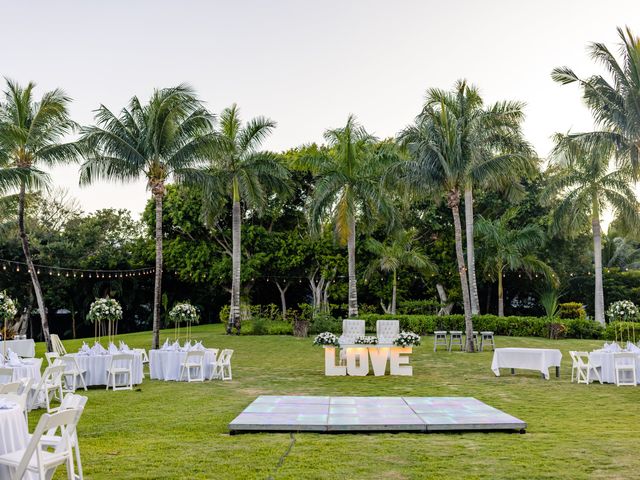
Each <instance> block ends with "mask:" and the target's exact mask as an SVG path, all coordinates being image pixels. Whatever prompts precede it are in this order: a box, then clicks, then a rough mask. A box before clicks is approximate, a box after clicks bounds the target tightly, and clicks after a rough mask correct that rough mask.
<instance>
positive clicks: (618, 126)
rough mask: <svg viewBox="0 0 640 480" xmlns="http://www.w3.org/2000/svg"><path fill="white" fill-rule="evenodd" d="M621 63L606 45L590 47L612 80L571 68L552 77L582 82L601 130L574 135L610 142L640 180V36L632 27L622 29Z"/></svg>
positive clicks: (565, 81)
mask: <svg viewBox="0 0 640 480" xmlns="http://www.w3.org/2000/svg"><path fill="white" fill-rule="evenodd" d="M617 30H618V36H619V37H620V40H621V43H620V55H621V57H622V58H621V61H618V60H617V59H616V57H615V55H614V54H613V53H611V51H610V50H609V49H608V48H607V47H606V45H604V44H602V43H592V44H591V45H590V46H589V53H590V54H591V57H592V58H593V59H594V60H595V61H597V62H598V63H600V64H601V65H602V66H604V68H605V70H606V71H607V72H608V73H609V75H610V76H611V81H609V80H607V79H606V78H605V77H604V76H602V75H593V76H591V77H589V78H586V79H581V78H580V77H578V75H576V73H575V72H574V71H573V70H571V69H570V68H568V67H561V68H556V69H554V70H553V72H552V74H551V76H552V78H553V79H554V80H555V81H557V82H559V83H562V84H564V85H566V84H570V83H578V84H579V85H580V87H581V88H582V90H583V96H584V99H585V101H586V103H587V105H588V106H589V108H590V109H591V112H592V114H593V116H594V118H595V120H596V124H597V125H598V126H599V127H600V128H601V130H599V131H596V132H589V133H578V134H574V135H572V137H574V138H576V139H577V140H580V141H585V142H593V141H595V142H598V141H602V140H608V141H609V142H610V143H612V144H614V145H615V146H616V153H617V156H618V158H619V159H620V160H623V161H624V162H625V163H626V164H627V165H628V166H630V167H631V170H632V171H631V173H632V174H633V175H634V177H635V178H636V179H637V177H638V174H639V173H640V75H639V74H638V72H640V37H638V36H635V35H634V34H633V33H632V32H631V30H630V29H629V28H626V29H624V30H623V29H622V28H618V29H617Z"/></svg>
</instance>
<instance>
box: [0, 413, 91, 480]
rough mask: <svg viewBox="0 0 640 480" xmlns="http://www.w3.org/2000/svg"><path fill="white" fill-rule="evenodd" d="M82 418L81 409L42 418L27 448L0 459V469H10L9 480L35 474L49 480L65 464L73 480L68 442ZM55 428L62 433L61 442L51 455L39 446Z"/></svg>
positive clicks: (46, 415)
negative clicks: (2, 467) (45, 435)
mask: <svg viewBox="0 0 640 480" xmlns="http://www.w3.org/2000/svg"><path fill="white" fill-rule="evenodd" d="M81 414H82V409H80V408H78V409H71V410H64V411H61V412H57V413H53V414H48V413H45V414H43V415H42V417H40V421H39V422H38V425H37V426H36V429H35V430H34V432H33V435H32V436H31V440H29V443H28V444H27V447H26V448H24V449H21V450H16V451H14V452H11V453H7V454H4V455H0V465H4V466H7V467H9V469H10V471H11V478H12V480H21V479H23V478H24V477H25V476H26V474H28V473H32V474H36V475H37V478H39V479H41V480H45V479H46V480H48V479H50V478H51V477H53V474H54V472H55V471H56V469H57V468H58V467H59V466H60V465H62V464H66V466H67V472H68V474H67V475H68V478H69V479H70V480H71V479H73V478H74V475H73V472H74V468H73V448H72V446H71V441H70V439H71V436H72V435H74V434H75V430H76V425H77V424H78V420H79V419H80V415H81ZM57 428H60V429H61V431H62V435H61V437H60V442H59V443H58V444H57V446H56V447H55V448H54V449H53V451H50V450H49V447H48V446H47V445H45V444H44V443H43V442H42V436H43V435H44V434H45V432H47V431H49V430H51V429H57Z"/></svg>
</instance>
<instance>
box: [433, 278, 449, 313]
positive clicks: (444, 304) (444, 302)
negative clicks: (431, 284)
mask: <svg viewBox="0 0 640 480" xmlns="http://www.w3.org/2000/svg"><path fill="white" fill-rule="evenodd" d="M436 291H437V292H438V297H440V310H438V316H439V317H442V316H444V315H450V314H451V310H453V303H451V302H449V297H447V291H446V290H445V289H444V286H443V285H442V284H441V283H436Z"/></svg>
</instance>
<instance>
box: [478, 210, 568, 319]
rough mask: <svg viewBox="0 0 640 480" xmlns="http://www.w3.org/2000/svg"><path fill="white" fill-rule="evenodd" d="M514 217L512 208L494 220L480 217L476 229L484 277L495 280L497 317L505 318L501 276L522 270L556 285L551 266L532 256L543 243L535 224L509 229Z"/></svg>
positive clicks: (543, 238) (542, 235) (516, 213)
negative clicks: (541, 276) (496, 286)
mask: <svg viewBox="0 0 640 480" xmlns="http://www.w3.org/2000/svg"><path fill="white" fill-rule="evenodd" d="M517 215H518V210H517V209H516V208H512V209H509V210H507V211H506V212H505V213H504V214H503V215H502V216H501V217H500V218H498V219H496V220H488V219H486V218H484V217H482V216H480V217H479V218H478V221H477V222H476V227H475V228H476V233H477V234H478V235H479V237H480V238H481V239H482V244H481V245H482V246H481V248H480V252H479V253H480V257H481V258H482V259H483V263H484V271H485V274H487V275H488V276H489V277H490V278H497V279H498V316H499V317H504V289H503V277H504V273H505V272H506V271H512V272H513V271H518V270H523V271H525V272H526V273H527V274H529V275H530V276H531V274H533V273H541V274H543V275H544V276H545V277H547V279H548V280H549V281H550V282H552V283H553V284H555V283H556V280H555V273H554V272H553V270H552V269H551V267H549V265H547V264H546V263H545V262H543V261H542V260H540V259H539V258H538V257H537V256H536V255H535V253H533V252H534V251H535V249H536V248H538V247H540V246H542V244H543V243H544V240H545V236H544V232H543V231H542V229H541V228H540V227H539V226H538V225H525V226H524V227H519V228H512V227H511V226H510V223H511V222H512V221H513V220H514V219H515V218H516V216H517Z"/></svg>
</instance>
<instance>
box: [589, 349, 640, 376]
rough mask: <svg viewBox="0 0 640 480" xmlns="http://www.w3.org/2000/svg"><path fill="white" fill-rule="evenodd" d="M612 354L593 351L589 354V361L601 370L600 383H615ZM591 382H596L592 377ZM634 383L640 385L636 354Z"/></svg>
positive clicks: (639, 370)
mask: <svg viewBox="0 0 640 480" xmlns="http://www.w3.org/2000/svg"><path fill="white" fill-rule="evenodd" d="M614 356H615V353H614V352H605V351H602V350H595V351H593V352H590V353H589V361H590V362H591V363H592V364H593V365H594V366H596V367H601V369H602V381H603V382H604V383H616V366H615V361H614V358H615V357H614ZM591 380H593V381H596V379H595V378H594V377H591ZM636 381H637V383H638V384H640V354H636Z"/></svg>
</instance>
